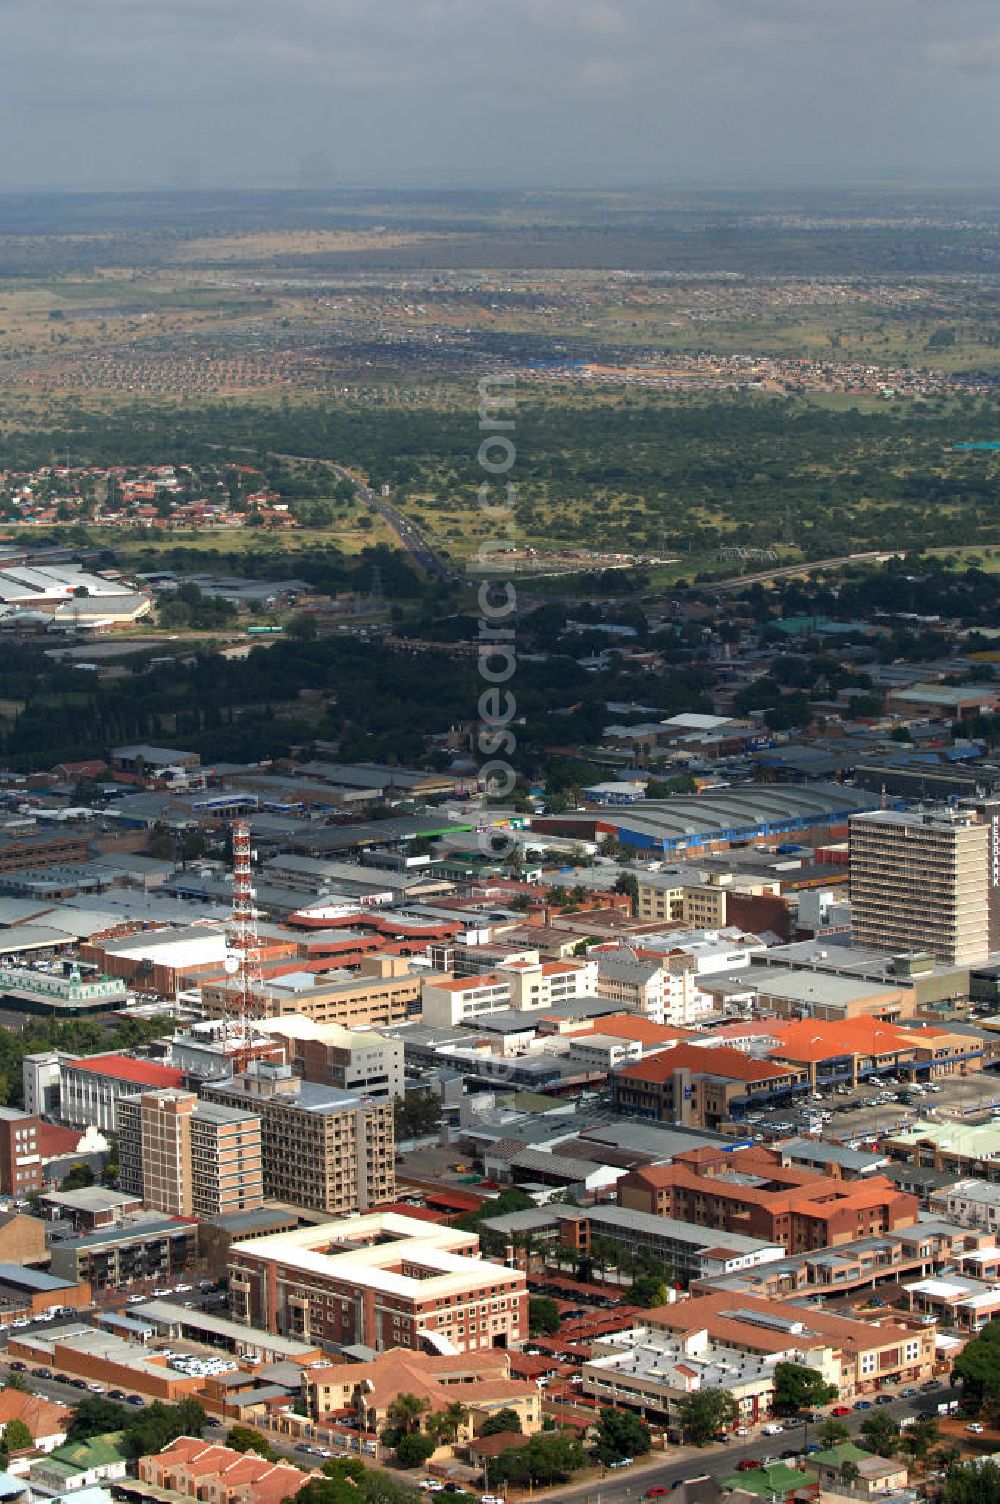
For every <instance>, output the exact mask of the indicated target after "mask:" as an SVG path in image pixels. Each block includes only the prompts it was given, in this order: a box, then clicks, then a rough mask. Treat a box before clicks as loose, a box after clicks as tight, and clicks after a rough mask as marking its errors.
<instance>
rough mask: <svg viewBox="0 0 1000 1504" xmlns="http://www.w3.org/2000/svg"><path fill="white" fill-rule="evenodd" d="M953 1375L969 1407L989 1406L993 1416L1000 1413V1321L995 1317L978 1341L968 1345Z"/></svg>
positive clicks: (953, 1367) (956, 1362)
mask: <svg viewBox="0 0 1000 1504" xmlns="http://www.w3.org/2000/svg"><path fill="white" fill-rule="evenodd" d="M952 1374H953V1376H954V1377H955V1378H956V1379H958V1381H959V1383H960V1384H961V1386H962V1394H963V1396H964V1398H965V1399H966V1401H967V1402H968V1404H969V1406H970V1407H972V1406H975V1408H976V1409H982V1408H983V1407H984V1406H988V1407H989V1409H990V1412H991V1413H996V1412H1000V1317H994V1318H993V1320H992V1321H990V1322H988V1323H987V1325H986V1326H985V1327H984V1328H983V1330H982V1331H981V1332H980V1334H979V1336H978V1337H975V1338H973V1340H972V1341H971V1342H967V1343H966V1344H965V1346H964V1347H963V1349H962V1351H961V1352H960V1353H959V1355H958V1357H957V1358H956V1359H955V1362H954V1365H953V1366H952Z"/></svg>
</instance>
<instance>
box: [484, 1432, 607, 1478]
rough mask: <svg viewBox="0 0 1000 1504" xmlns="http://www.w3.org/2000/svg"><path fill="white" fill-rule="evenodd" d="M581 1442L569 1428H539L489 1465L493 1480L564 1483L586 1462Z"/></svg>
mask: <svg viewBox="0 0 1000 1504" xmlns="http://www.w3.org/2000/svg"><path fill="white" fill-rule="evenodd" d="M586 1461H587V1459H586V1456H585V1455H584V1451H583V1446H582V1445H581V1443H580V1442H579V1441H578V1440H577V1438H576V1437H575V1436H574V1435H572V1433H571V1432H569V1431H539V1432H538V1434H537V1435H536V1436H533V1437H532V1438H531V1440H530V1441H529V1442H528V1444H527V1446H525V1447H517V1448H513V1449H512V1450H511V1451H509V1452H503V1453H501V1455H500V1456H499V1457H497V1458H496V1459H495V1460H494V1462H493V1463H492V1464H491V1466H490V1474H491V1476H492V1478H493V1481H494V1482H495V1483H513V1484H516V1485H517V1484H519V1485H522V1486H523V1485H524V1484H542V1485H545V1484H549V1483H566V1482H568V1480H569V1479H570V1477H571V1476H572V1474H573V1473H575V1472H577V1471H578V1470H579V1469H580V1468H581V1467H583V1466H584V1465H585V1463H586Z"/></svg>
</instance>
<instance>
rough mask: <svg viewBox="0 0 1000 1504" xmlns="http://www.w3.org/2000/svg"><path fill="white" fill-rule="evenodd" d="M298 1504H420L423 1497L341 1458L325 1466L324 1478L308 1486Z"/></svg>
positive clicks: (381, 1473)
mask: <svg viewBox="0 0 1000 1504" xmlns="http://www.w3.org/2000/svg"><path fill="white" fill-rule="evenodd" d="M295 1500H296V1504H420V1494H419V1493H418V1492H417V1490H416V1489H415V1488H410V1487H408V1486H407V1485H406V1484H405V1483H398V1482H397V1481H396V1480H395V1478H392V1477H390V1475H389V1474H388V1473H387V1472H384V1471H383V1469H382V1468H375V1467H365V1465H364V1464H363V1463H362V1462H358V1461H355V1460H354V1459H353V1458H349V1457H337V1458H333V1459H331V1460H330V1461H328V1462H324V1464H323V1475H322V1477H316V1478H310V1479H309V1480H308V1481H307V1482H306V1483H304V1484H303V1485H302V1487H301V1488H300V1489H299V1491H298V1493H297V1494H296V1495H295Z"/></svg>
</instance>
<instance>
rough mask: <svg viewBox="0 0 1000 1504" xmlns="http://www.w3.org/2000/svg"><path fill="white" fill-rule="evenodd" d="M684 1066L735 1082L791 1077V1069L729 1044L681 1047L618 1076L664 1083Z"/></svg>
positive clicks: (626, 1069)
mask: <svg viewBox="0 0 1000 1504" xmlns="http://www.w3.org/2000/svg"><path fill="white" fill-rule="evenodd" d="M682 1067H683V1068H684V1069H687V1070H691V1071H694V1072H695V1074H696V1075H700V1076H729V1077H731V1078H732V1079H733V1080H734V1081H777V1080H778V1079H779V1078H780V1077H782V1076H787V1075H788V1074H789V1068H788V1066H779V1065H776V1064H774V1063H773V1062H772V1061H769V1060H753V1059H751V1057H750V1056H749V1055H745V1054H744V1053H743V1051H742V1050H731V1049H729V1047H728V1046H727V1045H718V1046H716V1047H713V1046H709V1045H698V1044H678V1045H675V1046H674V1048H673V1049H672V1050H664V1051H663V1053H662V1054H659V1055H653V1056H651V1057H650V1058H649V1059H648V1060H637V1061H636V1063H635V1064H634V1065H626V1066H624V1067H623V1069H622V1070H620V1071H619V1072H618V1075H619V1076H625V1077H632V1078H634V1079H636V1080H639V1081H665V1080H666V1079H667V1077H668V1076H672V1075H673V1074H674V1072H675V1071H677V1070H680V1069H681V1068H682Z"/></svg>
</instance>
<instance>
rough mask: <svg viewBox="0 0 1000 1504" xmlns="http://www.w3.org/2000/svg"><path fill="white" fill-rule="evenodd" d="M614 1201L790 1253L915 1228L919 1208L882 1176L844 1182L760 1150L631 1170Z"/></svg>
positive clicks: (700, 1152)
mask: <svg viewBox="0 0 1000 1504" xmlns="http://www.w3.org/2000/svg"><path fill="white" fill-rule="evenodd" d="M618 1202H619V1205H620V1206H623V1207H626V1208H629V1209H631V1210H632V1211H639V1212H647V1213H651V1214H653V1215H654V1216H659V1217H673V1218H676V1219H677V1220H678V1221H680V1222H691V1223H693V1224H694V1225H695V1226H696V1227H710V1228H712V1229H713V1230H715V1231H717V1232H739V1233H745V1234H746V1235H747V1236H748V1237H752V1238H763V1239H768V1240H771V1241H773V1242H777V1243H781V1244H783V1245H784V1247H785V1249H786V1251H787V1252H788V1253H803V1252H807V1251H809V1250H813V1249H817V1248H829V1247H835V1246H836V1245H837V1244H840V1243H849V1242H851V1240H852V1239H854V1238H864V1237H872V1236H875V1235H877V1234H881V1233H886V1232H892V1231H894V1230H895V1229H896V1228H900V1227H912V1226H913V1224H914V1223H915V1222H916V1220H917V1214H918V1211H919V1206H920V1203H919V1201H918V1200H917V1198H916V1196H910V1195H908V1194H906V1193H905V1192H903V1191H899V1190H897V1189H896V1187H895V1186H894V1185H893V1183H892V1182H891V1181H890V1180H887V1179H886V1177H885V1176H883V1175H874V1176H871V1177H870V1178H868V1179H866V1180H864V1181H854V1180H852V1181H842V1180H839V1179H836V1178H834V1177H833V1176H830V1175H817V1174H814V1173H813V1172H812V1171H810V1170H800V1169H795V1168H793V1167H792V1166H789V1165H782V1164H781V1157H780V1154H778V1153H777V1152H776V1151H775V1150H772V1149H764V1148H753V1149H737V1150H734V1151H731V1152H730V1151H716V1150H714V1149H710V1148H702V1149H694V1150H691V1151H690V1152H688V1153H684V1154H678V1155H677V1156H676V1157H675V1159H674V1162H673V1164H669V1165H647V1166H645V1167H644V1168H642V1169H637V1170H631V1171H630V1172H629V1173H628V1174H627V1175H624V1176H623V1177H622V1178H621V1180H619V1182H618Z"/></svg>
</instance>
